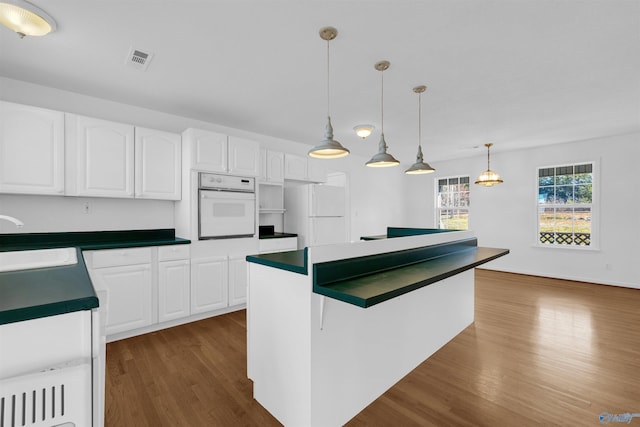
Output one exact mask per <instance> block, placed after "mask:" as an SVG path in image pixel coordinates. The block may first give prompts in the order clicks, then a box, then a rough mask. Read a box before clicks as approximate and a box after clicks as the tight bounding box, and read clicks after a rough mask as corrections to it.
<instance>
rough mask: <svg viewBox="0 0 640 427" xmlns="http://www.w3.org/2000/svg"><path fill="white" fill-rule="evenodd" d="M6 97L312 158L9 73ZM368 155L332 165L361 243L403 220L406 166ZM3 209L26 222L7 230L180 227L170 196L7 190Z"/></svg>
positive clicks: (263, 139) (286, 146) (0, 82)
mask: <svg viewBox="0 0 640 427" xmlns="http://www.w3.org/2000/svg"><path fill="white" fill-rule="evenodd" d="M0 99H2V100H6V101H11V102H17V103H21V104H27V105H34V106H37V107H43V108H49V109H53V110H59V111H65V112H71V113H77V114H82V115H86V116H91V117H98V118H101V119H105V120H113V121H117V122H122V123H129V124H133V125H137V126H144V127H149V128H154V129H160V130H164V131H168V132H177V133H181V132H182V131H184V130H185V129H187V128H189V127H194V128H199V129H207V130H211V131H214V132H220V133H226V134H228V135H235V136H238V137H243V138H247V139H252V140H255V141H258V142H260V144H261V146H262V147H265V148H270V149H274V150H279V151H283V152H288V153H293V154H301V155H306V153H307V151H308V150H309V148H311V147H310V144H311V143H309V144H301V143H297V142H294V141H287V140H282V139H278V138H272V137H268V136H264V135H258V134H255V133H251V132H246V131H243V130H240V129H233V128H228V127H225V126H220V125H217V124H215V123H209V122H204V121H200V120H193V119H190V118H187V117H181V116H176V115H172V114H166V113H162V112H159V111H153V110H149V109H145V108H139V107H135V106H131V105H126V104H121V103H117V102H113V101H108V100H104V99H99V98H94V97H90V96H85V95H81V94H77V93H74V92H70V91H64V90H59V89H54V88H50V87H46V86H40V85H34V84H31V83H26V82H22V81H19V80H13V79H7V78H4V77H0ZM214 119H215V118H213V120H214ZM320 131H321V129H320V130H319V133H318V135H320ZM367 160H368V159H365V158H361V157H357V156H355V155H353V154H352V155H350V156H348V157H346V158H344V159H337V160H331V161H328V163H327V167H329V168H331V169H332V170H336V171H341V172H346V173H347V174H348V176H349V178H348V179H349V183H350V193H351V195H352V203H351V207H350V213H351V218H350V219H351V226H352V227H351V238H352V239H355V240H357V239H359V238H360V236H362V235H370V234H381V233H384V232H385V231H386V227H387V225H392V224H397V223H398V219H399V218H401V217H402V203H403V195H402V192H401V191H398V189H400V188H401V183H402V173H401V171H399V170H398V168H392V169H393V170H380V169H377V170H372V169H371V168H367V167H365V166H364V163H365V162H366V161H367ZM374 190H375V191H374ZM86 201H90V203H91V207H90V214H85V213H84V203H85V202H86ZM0 213H2V214H7V215H12V216H16V217H18V218H20V219H22V220H23V221H24V222H25V223H26V225H25V227H24V228H23V229H21V230H19V231H18V230H16V229H15V227H13V225H12V224H10V223H8V222H5V221H2V222H0V233H13V232H17V231H18V232H54V231H93V230H122V229H152V228H174V216H173V215H174V213H173V202H165V201H147V200H122V199H100V198H75V197H45V196H13V195H10V196H9V195H0ZM285 231H286V230H285Z"/></svg>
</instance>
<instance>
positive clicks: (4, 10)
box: [0, 0, 56, 38]
mask: <svg viewBox="0 0 640 427" xmlns="http://www.w3.org/2000/svg"><path fill="white" fill-rule="evenodd" d="M0 24H2V25H4V26H5V27H7V28H9V29H11V30H13V31H15V32H16V34H18V36H19V37H20V38H23V37H24V36H44V35H45V34H49V33H50V32H52V31H55V30H56V22H55V21H54V20H53V18H52V17H50V16H49V15H48V14H47V13H46V12H45V11H44V10H42V9H40V8H39V7H36V6H34V5H32V4H31V3H29V2H26V1H24V0H0Z"/></svg>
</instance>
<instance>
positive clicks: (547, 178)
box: [538, 176, 553, 186]
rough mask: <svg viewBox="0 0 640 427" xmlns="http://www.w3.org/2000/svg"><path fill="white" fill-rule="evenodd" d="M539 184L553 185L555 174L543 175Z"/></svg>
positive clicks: (539, 179)
mask: <svg viewBox="0 0 640 427" xmlns="http://www.w3.org/2000/svg"><path fill="white" fill-rule="evenodd" d="M538 185H539V186H543V185H553V176H543V177H540V178H538Z"/></svg>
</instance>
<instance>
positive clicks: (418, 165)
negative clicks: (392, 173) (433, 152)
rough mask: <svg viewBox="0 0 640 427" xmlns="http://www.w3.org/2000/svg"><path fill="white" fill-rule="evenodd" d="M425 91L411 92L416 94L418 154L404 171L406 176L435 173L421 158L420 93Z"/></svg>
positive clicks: (421, 89) (419, 87)
mask: <svg viewBox="0 0 640 427" xmlns="http://www.w3.org/2000/svg"><path fill="white" fill-rule="evenodd" d="M426 90H427V87H426V86H416V87H414V88H413V91H414V92H415V93H417V94H418V154H417V155H416V162H415V163H414V164H412V165H411V167H410V168H409V169H407V170H406V171H404V173H406V174H407V175H420V174H425V173H432V172H435V171H436V170H435V169H434V168H432V167H431V166H429V164H428V163H425V162H424V159H423V157H422V122H421V118H422V93H423V92H424V91H426Z"/></svg>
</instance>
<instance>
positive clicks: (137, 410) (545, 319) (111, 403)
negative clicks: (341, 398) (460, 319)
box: [106, 269, 640, 427]
mask: <svg viewBox="0 0 640 427" xmlns="http://www.w3.org/2000/svg"><path fill="white" fill-rule="evenodd" d="M452 309H454V308H452ZM245 332H246V322H245V312H244V311H239V312H235V313H230V314H227V315H223V316H218V317H214V318H210V319H206V320H202V321H199V322H194V323H190V324H187V325H183V326H178V327H175V328H171V329H165V330H162V331H158V332H155V333H151V334H147V335H143V336H139V337H134V338H129V339H126V340H122V341H117V342H113V343H110V344H108V345H107V381H106V383H107V384H106V426H107V427H116V426H118V427H120V426H154V427H155V426H278V425H280V424H279V423H278V421H277V420H275V419H274V418H273V417H272V416H271V415H270V414H269V413H268V412H267V411H266V410H265V409H264V408H262V407H261V406H260V405H259V404H258V403H257V402H255V401H254V400H253V399H252V383H251V381H249V380H248V379H247V378H246V336H245ZM603 412H607V413H610V414H623V413H627V412H628V413H640V290H636V289H626V288H618V287H612V286H603V285H593V284H586V283H578V282H570V281H564V280H556V279H546V278H540V277H533V276H523V275H517V274H510V273H500V272H492V271H488V270H480V269H478V270H476V319H475V322H474V324H473V325H471V326H470V327H468V328H467V329H465V330H464V331H463V332H462V333H461V334H459V335H458V336H456V337H455V338H454V339H453V340H452V341H451V342H449V343H448V344H447V345H446V346H444V347H443V348H442V349H440V350H439V351H438V352H437V353H436V354H434V355H433V356H432V357H431V358H429V359H428V360H427V361H425V362H424V363H422V364H421V365H420V366H418V367H417V368H416V369H415V370H414V371H412V372H411V373H410V374H409V375H407V376H406V377H405V378H403V379H402V380H401V381H399V382H398V383H397V384H396V385H395V386H394V387H392V388H391V389H390V390H388V391H387V392H386V393H385V394H384V395H382V396H381V397H380V398H378V399H377V400H376V401H375V402H373V403H372V404H371V405H369V406H368V407H367V408H365V409H364V410H363V411H362V412H361V413H360V414H358V415H357V416H356V417H354V418H353V419H352V420H351V421H350V422H349V423H348V426H351V427H359V426H446V425H450V426H496V425H499V426H516V425H517V426H528V425H568V426H576V425H600V423H599V419H598V417H599V415H600V414H601V413H603ZM630 425H632V426H633V425H640V418H634V419H633V420H632V421H631V423H630Z"/></svg>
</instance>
